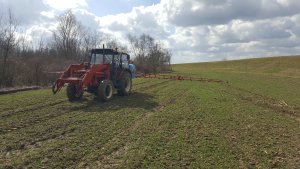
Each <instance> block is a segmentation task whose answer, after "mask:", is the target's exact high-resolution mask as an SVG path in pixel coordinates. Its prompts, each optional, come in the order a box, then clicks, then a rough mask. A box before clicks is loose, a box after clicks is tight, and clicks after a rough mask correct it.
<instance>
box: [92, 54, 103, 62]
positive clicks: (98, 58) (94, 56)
mask: <svg viewBox="0 0 300 169" xmlns="http://www.w3.org/2000/svg"><path fill="white" fill-rule="evenodd" d="M91 64H92V65H95V64H103V54H96V53H94V54H92V57H91Z"/></svg>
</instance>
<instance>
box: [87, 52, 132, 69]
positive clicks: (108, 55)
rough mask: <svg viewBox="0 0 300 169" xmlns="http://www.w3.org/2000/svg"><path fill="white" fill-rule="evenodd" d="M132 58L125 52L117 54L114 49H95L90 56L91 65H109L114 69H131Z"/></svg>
mask: <svg viewBox="0 0 300 169" xmlns="http://www.w3.org/2000/svg"><path fill="white" fill-rule="evenodd" d="M129 59H130V56H129V55H128V54H126V53H123V52H117V51H116V50H113V49H93V50H91V54H90V61H89V63H90V65H95V64H109V65H111V66H113V67H114V68H116V67H120V68H122V69H128V68H129Z"/></svg>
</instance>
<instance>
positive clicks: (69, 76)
mask: <svg viewBox="0 0 300 169" xmlns="http://www.w3.org/2000/svg"><path fill="white" fill-rule="evenodd" d="M129 59H130V56H129V55H128V54H126V53H122V52H118V51H117V50H113V49H104V48H103V49H93V50H91V53H90V55H89V62H85V63H81V64H73V65H70V66H69V68H68V69H67V71H65V72H64V73H63V74H62V75H61V77H60V78H59V79H57V80H56V82H55V83H54V85H53V87H52V91H53V93H54V94H56V93H57V92H58V91H60V89H61V88H62V87H63V86H64V85H65V84H68V85H67V96H68V98H69V100H70V101H76V100H79V99H81V98H82V95H83V92H84V91H87V92H89V93H92V94H94V95H95V96H96V97H97V98H98V99H99V100H101V101H104V102H105V101H108V100H110V99H111V98H112V96H113V93H114V90H115V89H116V90H117V92H118V94H119V95H121V96H128V95H129V94H130V92H131V87H132V77H134V70H130V68H129Z"/></svg>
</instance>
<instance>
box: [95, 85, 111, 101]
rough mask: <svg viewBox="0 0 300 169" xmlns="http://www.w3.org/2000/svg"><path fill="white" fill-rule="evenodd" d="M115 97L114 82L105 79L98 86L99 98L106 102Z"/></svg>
mask: <svg viewBox="0 0 300 169" xmlns="http://www.w3.org/2000/svg"><path fill="white" fill-rule="evenodd" d="M112 97H113V84H112V83H111V82H110V81H108V80H103V81H102V82H101V83H100V85H99V87H98V100H100V101H103V102H106V101H109V100H111V99H112Z"/></svg>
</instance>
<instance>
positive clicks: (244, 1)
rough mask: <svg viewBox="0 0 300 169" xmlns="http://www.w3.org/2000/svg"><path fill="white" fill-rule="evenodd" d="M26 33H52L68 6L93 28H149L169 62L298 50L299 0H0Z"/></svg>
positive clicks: (121, 33)
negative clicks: (167, 52)
mask: <svg viewBox="0 0 300 169" xmlns="http://www.w3.org/2000/svg"><path fill="white" fill-rule="evenodd" d="M8 8H10V9H11V10H12V11H13V13H14V14H15V16H16V17H17V18H18V19H19V21H20V25H21V26H22V27H23V28H25V30H26V31H24V32H23V33H25V34H26V35H27V38H28V39H31V40H32V41H34V40H35V39H37V38H39V36H40V35H43V36H51V31H53V30H54V29H55V28H56V19H55V16H57V15H59V14H61V13H63V12H64V11H66V10H68V9H72V10H73V12H74V13H75V15H76V16H77V18H78V19H79V20H80V21H81V22H82V23H83V24H84V25H85V26H89V27H91V28H92V29H95V30H98V31H101V32H104V33H109V34H113V35H114V36H115V37H116V39H119V40H120V41H122V42H123V43H125V37H126V34H128V33H132V34H137V35H139V34H142V33H146V34H150V35H152V36H153V37H154V38H155V39H157V40H159V41H161V42H163V43H164V44H165V46H166V47H168V48H170V49H171V50H172V53H173V58H172V62H173V63H186V62H203V61H216V60H224V59H241V58H251V57H263V56H275V55H276V56H278V55H294V54H300V0H0V12H1V13H4V12H5V11H6V10H7V9H8Z"/></svg>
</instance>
